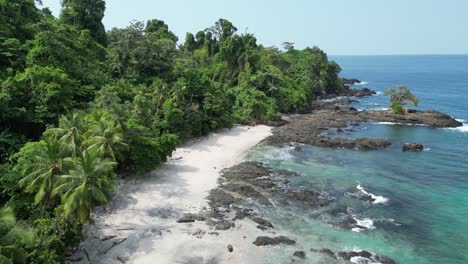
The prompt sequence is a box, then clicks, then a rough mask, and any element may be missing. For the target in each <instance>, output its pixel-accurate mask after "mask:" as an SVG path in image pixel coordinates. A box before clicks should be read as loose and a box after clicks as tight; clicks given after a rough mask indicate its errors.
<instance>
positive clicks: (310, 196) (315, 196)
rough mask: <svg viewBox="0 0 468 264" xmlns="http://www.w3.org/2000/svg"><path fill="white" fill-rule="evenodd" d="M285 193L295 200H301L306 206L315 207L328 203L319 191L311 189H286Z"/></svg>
mask: <svg viewBox="0 0 468 264" xmlns="http://www.w3.org/2000/svg"><path fill="white" fill-rule="evenodd" d="M286 195H287V196H288V197H289V198H290V199H293V200H295V201H298V202H301V203H302V204H303V205H305V206H306V207H311V208H317V207H321V206H325V205H327V204H329V203H330V201H329V200H328V199H324V198H323V197H322V196H321V194H320V193H318V192H315V191H311V190H299V191H288V192H287V193H286Z"/></svg>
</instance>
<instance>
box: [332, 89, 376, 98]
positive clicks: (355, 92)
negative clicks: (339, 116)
mask: <svg viewBox="0 0 468 264" xmlns="http://www.w3.org/2000/svg"><path fill="white" fill-rule="evenodd" d="M376 94H377V93H376V92H375V91H372V90H370V89H369V88H362V89H349V88H348V89H344V90H342V91H340V92H339V93H338V95H339V96H354V97H365V96H373V95H376Z"/></svg>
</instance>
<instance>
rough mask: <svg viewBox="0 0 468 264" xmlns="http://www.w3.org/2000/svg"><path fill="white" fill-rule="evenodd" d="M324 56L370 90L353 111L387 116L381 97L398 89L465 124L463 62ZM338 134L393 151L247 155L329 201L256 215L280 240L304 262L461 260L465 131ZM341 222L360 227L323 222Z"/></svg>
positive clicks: (462, 263) (374, 128)
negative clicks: (344, 257)
mask: <svg viewBox="0 0 468 264" xmlns="http://www.w3.org/2000/svg"><path fill="white" fill-rule="evenodd" d="M331 59H332V60H335V61H336V62H338V63H339V64H340V65H341V67H342V69H343V72H342V73H341V76H343V77H347V78H357V79H360V80H361V81H362V82H363V83H362V84H361V85H358V86H356V88H358V87H368V88H370V89H372V90H375V91H377V92H378V94H377V95H376V96H373V97H368V98H362V99H360V100H361V102H359V103H356V104H354V105H353V106H354V107H356V108H358V109H386V108H387V107H388V97H385V96H384V95H383V91H385V89H386V88H388V87H395V86H397V85H400V84H404V85H407V86H408V87H409V88H410V89H411V91H412V92H413V93H414V94H416V96H417V97H419V99H420V100H421V102H420V105H419V107H418V108H419V109H434V110H439V111H442V112H445V113H447V114H449V115H451V116H453V117H454V118H456V119H459V120H460V121H461V122H463V123H468V55H443V56H442V55H440V56H439V55H428V56H342V57H331ZM330 133H331V134H333V132H330ZM346 136H347V137H351V138H352V137H375V138H384V139H387V140H389V141H391V142H392V143H393V145H392V146H391V147H390V148H388V149H385V150H374V151H359V150H341V149H330V148H319V147H312V146H304V151H303V152H295V151H293V149H292V148H291V147H284V148H278V147H271V146H262V147H259V148H257V149H256V150H255V151H254V152H253V153H252V154H251V155H250V156H249V158H248V159H250V160H256V161H262V162H265V163H267V164H269V165H270V166H272V167H274V168H281V169H289V170H294V171H297V172H299V173H300V174H301V175H302V177H296V178H292V179H291V183H290V184H292V185H296V186H301V187H304V188H314V189H316V190H319V191H322V192H327V193H329V194H331V195H333V196H335V197H336V198H337V200H336V203H334V205H333V208H324V209H322V210H320V211H315V210H310V211H309V210H304V209H299V208H295V209H294V208H284V207H281V206H278V207H276V208H261V209H260V210H262V214H264V215H265V216H267V217H269V218H270V219H272V222H273V223H274V224H275V225H276V226H279V228H278V229H279V230H281V232H282V233H284V234H288V235H290V236H292V237H295V238H297V239H298V240H299V241H298V242H299V243H298V245H301V246H303V247H304V248H303V250H305V251H306V252H307V258H306V259H305V260H304V261H303V263H341V262H339V261H338V262H333V260H332V259H330V258H328V257H326V256H323V255H321V254H318V253H313V252H311V251H310V250H309V249H310V248H315V249H320V248H323V247H326V248H330V249H332V250H333V251H340V250H353V249H361V250H368V251H371V252H374V253H377V254H381V255H386V256H389V257H391V258H393V259H394V260H395V261H397V263H403V264H422V263H438V264H439V263H440V264H442V263H443V264H466V263H468V127H467V126H466V125H465V126H464V127H461V128H456V129H437V128H430V127H425V126H407V125H398V124H389V123H366V124H362V125H360V126H359V127H355V128H353V131H349V132H346ZM406 142H417V143H421V144H423V145H424V146H425V150H424V151H423V152H420V153H403V152H402V151H401V146H402V144H403V143H406ZM362 191H365V192H367V193H371V194H373V195H374V197H376V198H377V200H376V202H374V203H370V202H363V201H361V200H359V199H355V198H354V197H353V196H352V194H353V193H357V192H362ZM340 207H341V208H343V207H346V208H352V209H351V210H348V211H349V212H348V214H346V213H345V214H343V213H336V212H337V211H339V208H340ZM350 215H351V217H352V218H353V219H355V220H356V221H358V222H359V224H360V225H362V226H366V227H367V228H368V229H367V230H359V229H354V230H346V229H340V228H337V227H334V226H333V224H330V223H333V222H337V221H338V222H339V221H340V220H342V219H341V218H345V217H350ZM294 250H297V248H291V249H289V248H287V247H285V248H284V250H278V251H277V253H273V255H272V256H269V257H268V260H266V261H265V263H289V262H290V260H291V254H292V252H293V251H294ZM289 251H291V252H289ZM297 261H299V260H297ZM360 261H361V262H360ZM355 262H356V263H368V262H365V261H364V260H355Z"/></svg>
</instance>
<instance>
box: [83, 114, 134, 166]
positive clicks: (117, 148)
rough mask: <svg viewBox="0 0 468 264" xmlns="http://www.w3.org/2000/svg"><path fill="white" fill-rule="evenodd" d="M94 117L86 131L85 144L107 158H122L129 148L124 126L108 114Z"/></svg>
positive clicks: (114, 159)
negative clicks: (125, 138) (125, 141)
mask: <svg viewBox="0 0 468 264" xmlns="http://www.w3.org/2000/svg"><path fill="white" fill-rule="evenodd" d="M93 119H94V120H93V124H92V125H91V127H90V129H89V130H88V131H87V132H86V133H85V138H86V141H85V145H86V146H88V148H89V149H91V150H93V151H97V152H98V153H99V154H100V155H102V156H103V157H105V158H110V159H112V160H113V161H116V160H117V159H119V160H122V159H123V157H122V156H123V155H122V153H123V152H124V151H125V150H127V149H128V145H127V144H126V143H124V133H123V131H122V127H121V126H120V125H119V124H118V123H117V122H116V121H114V120H112V119H111V118H110V117H109V116H106V115H102V116H101V117H100V118H97V119H96V118H93Z"/></svg>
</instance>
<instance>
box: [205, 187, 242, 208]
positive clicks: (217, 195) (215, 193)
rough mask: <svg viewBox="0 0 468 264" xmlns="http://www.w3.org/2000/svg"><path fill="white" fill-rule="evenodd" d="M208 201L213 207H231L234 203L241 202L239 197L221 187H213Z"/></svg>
mask: <svg viewBox="0 0 468 264" xmlns="http://www.w3.org/2000/svg"><path fill="white" fill-rule="evenodd" d="M207 199H208V203H209V205H210V206H211V207H212V208H217V207H224V208H229V207H230V206H231V205H232V204H235V203H236V202H239V199H237V198H235V197H234V196H232V194H229V193H227V192H225V191H223V190H221V189H212V190H210V193H209V195H208V197H207Z"/></svg>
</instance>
